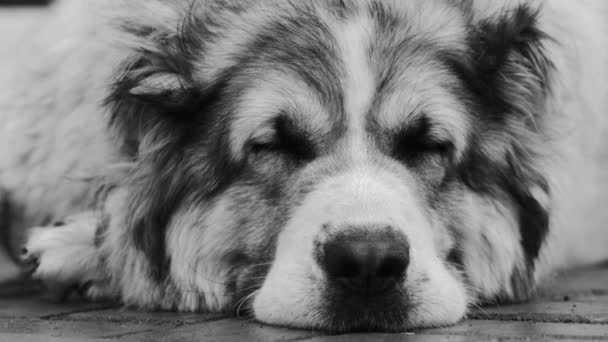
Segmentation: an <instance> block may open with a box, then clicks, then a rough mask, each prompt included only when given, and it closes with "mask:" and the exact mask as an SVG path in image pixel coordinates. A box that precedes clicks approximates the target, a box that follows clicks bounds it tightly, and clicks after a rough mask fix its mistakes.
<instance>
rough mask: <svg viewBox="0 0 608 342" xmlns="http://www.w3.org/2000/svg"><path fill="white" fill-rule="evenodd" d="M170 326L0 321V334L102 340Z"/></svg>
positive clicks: (32, 320)
mask: <svg viewBox="0 0 608 342" xmlns="http://www.w3.org/2000/svg"><path fill="white" fill-rule="evenodd" d="M170 328H171V326H163V325H147V324H134V323H114V322H93V321H91V322H75V321H57V320H41V319H0V334H5V335H6V334H24V335H37V336H43V337H48V338H51V337H53V338H78V339H86V338H102V337H113V336H122V335H127V334H134V333H146V332H151V331H155V330H164V331H167V330H170Z"/></svg>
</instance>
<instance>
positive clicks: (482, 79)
mask: <svg viewBox="0 0 608 342" xmlns="http://www.w3.org/2000/svg"><path fill="white" fill-rule="evenodd" d="M536 23H537V12H536V11H535V10H533V9H531V8H530V7H528V6H527V5H521V6H519V7H517V8H516V9H514V10H512V11H507V12H504V13H502V14H501V15H499V16H498V17H495V18H489V19H487V20H484V21H482V22H480V23H473V24H471V25H472V26H471V30H470V53H471V55H470V58H467V57H464V58H463V57H462V56H459V57H457V59H455V58H452V57H449V56H447V58H445V59H444V61H446V65H447V66H448V68H449V69H450V70H451V71H452V72H453V74H454V75H456V76H457V77H458V78H459V79H460V81H461V85H462V87H461V88H460V89H454V91H455V92H456V93H457V95H458V96H459V97H460V98H461V99H463V100H464V101H465V103H467V105H468V107H469V112H470V113H471V114H472V115H473V116H474V117H475V118H474V120H475V122H476V123H477V127H476V130H475V132H474V134H473V135H472V136H471V137H470V141H469V146H470V147H469V149H468V151H466V153H465V156H464V159H463V160H462V162H461V163H460V165H458V167H457V169H456V177H457V179H459V180H460V181H461V182H462V183H463V184H465V185H466V186H467V187H468V188H469V189H471V190H472V191H474V192H476V193H478V194H481V195H483V196H488V197H491V198H495V199H496V200H499V201H504V202H506V203H507V205H508V206H509V207H512V208H513V210H515V213H516V218H517V221H518V224H519V232H520V235H521V246H522V250H523V252H524V257H525V259H526V262H527V265H528V268H529V269H528V270H527V271H525V272H523V271H518V270H514V272H516V273H517V275H515V274H514V277H513V279H514V282H519V284H520V285H518V286H513V288H514V290H516V291H523V290H522V289H523V288H526V287H527V286H529V285H530V281H529V279H527V277H529V276H531V274H532V270H533V268H534V264H535V261H536V259H537V258H538V255H539V252H540V248H541V246H542V244H543V242H544V240H545V237H546V235H547V233H548V231H549V213H548V212H547V210H546V209H545V208H544V207H543V206H542V205H541V204H540V203H539V202H538V200H537V199H536V198H534V196H533V194H532V192H531V191H532V189H534V188H539V189H542V190H543V191H544V192H546V193H547V194H549V193H550V189H549V188H548V183H547V181H546V180H545V176H544V175H543V174H541V173H540V171H539V170H538V166H537V165H535V160H536V158H537V157H538V156H537V153H536V150H535V148H536V147H535V146H534V144H543V143H544V137H543V136H542V135H541V134H542V133H541V132H540V131H539V130H538V127H539V126H538V125H542V122H543V120H545V119H546V118H545V117H544V116H543V115H544V112H543V110H542V107H541V106H542V104H543V103H544V100H545V98H546V96H547V94H548V92H549V91H550V89H549V88H548V84H549V82H548V81H549V78H550V72H551V69H552V64H551V62H550V60H549V59H548V58H547V56H546V55H545V53H544V42H545V40H547V39H549V38H548V37H547V36H546V35H545V34H544V33H543V32H541V31H539V30H538V28H537V25H536ZM443 57H446V56H442V58H443ZM467 60H468V61H469V62H467ZM463 61H464V62H463ZM513 124H516V125H517V128H516V129H513V127H512V125H513ZM492 136H494V137H496V136H500V137H503V140H504V141H506V145H505V146H502V149H503V150H504V151H505V152H504V154H503V155H487V152H486V150H485V149H484V146H485V145H486V144H495V143H496V142H495V141H490V142H486V140H487V139H488V138H487V137H492ZM522 276H525V277H522ZM526 291H527V290H526ZM516 295H517V294H516ZM522 296H523V295H522Z"/></svg>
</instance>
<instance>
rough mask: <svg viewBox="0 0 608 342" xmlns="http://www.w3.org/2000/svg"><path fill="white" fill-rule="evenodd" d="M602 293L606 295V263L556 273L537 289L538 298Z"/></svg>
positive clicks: (597, 294) (560, 297) (607, 284)
mask: <svg viewBox="0 0 608 342" xmlns="http://www.w3.org/2000/svg"><path fill="white" fill-rule="evenodd" d="M602 295H608V265H605V266H599V267H594V268H586V269H581V270H573V271H570V272H567V273H561V274H558V275H556V276H555V277H554V278H553V279H548V280H546V281H545V282H544V283H543V284H542V285H541V287H540V288H539V290H538V298H545V299H558V300H559V299H562V298H564V297H569V298H575V297H577V296H602Z"/></svg>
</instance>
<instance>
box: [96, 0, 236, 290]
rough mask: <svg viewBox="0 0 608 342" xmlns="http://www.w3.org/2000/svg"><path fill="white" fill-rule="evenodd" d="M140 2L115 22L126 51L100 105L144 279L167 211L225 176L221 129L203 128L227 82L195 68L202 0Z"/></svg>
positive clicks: (160, 242)
mask: <svg viewBox="0 0 608 342" xmlns="http://www.w3.org/2000/svg"><path fill="white" fill-rule="evenodd" d="M133 1H135V0H133ZM145 1H146V2H144V1H139V0H137V1H136V3H137V4H138V6H136V8H134V9H133V12H132V15H131V14H130V16H129V17H127V18H126V19H123V20H122V21H121V22H120V25H121V30H120V33H119V35H121V36H122V37H123V38H122V40H125V41H126V46H127V47H128V49H129V51H130V52H131V53H130V56H129V57H128V59H127V60H126V62H125V63H124V64H123V65H122V66H121V69H120V70H119V72H118V73H117V76H116V79H115V81H114V83H113V85H112V86H111V87H110V93H109V96H108V97H107V99H106V107H107V108H108V111H109V114H110V120H109V123H110V131H111V132H113V133H115V134H116V137H117V139H118V141H120V142H121V147H122V152H123V155H125V156H127V157H128V158H129V159H130V162H131V163H130V164H131V165H132V166H131V168H130V172H129V174H128V175H127V176H126V177H124V180H122V182H124V183H125V184H122V185H124V186H125V187H126V188H127V189H128V190H129V198H128V205H129V208H128V209H127V210H128V217H127V218H126V220H125V221H126V225H127V227H125V229H127V230H128V231H129V234H130V236H131V238H132V240H133V241H132V243H133V245H134V247H136V248H137V249H138V250H140V251H141V252H142V254H144V255H145V256H146V257H147V259H148V261H149V266H150V268H149V269H150V276H151V278H153V279H156V280H158V281H162V279H163V277H164V276H165V275H166V273H167V262H168V260H169V257H170V255H169V253H167V251H166V249H165V237H166V230H167V228H168V226H169V224H170V222H171V219H172V217H173V215H174V214H175V212H176V211H177V210H180V208H181V206H182V205H183V204H184V203H190V202H192V201H194V200H199V201H202V200H205V198H206V197H207V196H211V195H209V194H211V193H213V192H214V191H219V190H217V189H218V188H219V187H220V186H221V184H224V183H222V182H223V180H224V179H225V178H226V177H228V176H229V175H230V165H229V161H228V158H227V157H224V156H223V154H222V151H223V149H222V148H221V146H223V144H224V141H223V139H226V138H225V136H226V135H221V134H220V133H217V134H215V133H214V134H212V133H211V132H215V131H219V129H211V128H210V126H212V125H219V123H218V122H220V121H221V120H218V119H217V117H219V116H220V115H223V113H224V111H225V110H226V109H225V107H226V106H221V107H222V110H220V109H218V107H220V106H219V105H218V103H219V102H221V101H222V100H221V99H222V98H223V97H224V96H223V94H224V93H226V91H225V88H226V87H227V81H222V80H218V79H220V78H222V77H219V76H218V77H217V78H218V79H215V80H211V79H204V76H203V75H201V74H202V73H201V72H200V70H199V69H197V63H201V61H202V60H203V59H204V57H205V44H206V42H207V40H208V39H212V33H211V32H208V31H207V29H206V26H205V22H203V21H204V20H205V18H206V17H205V16H204V15H202V14H201V12H200V11H201V9H200V8H198V7H197V4H201V6H202V4H204V3H206V2H205V1H169V0H145ZM184 4H188V6H183V5H184ZM140 6H141V7H140ZM142 12H143V13H142ZM215 28H216V29H217V25H216V27H215ZM226 78H227V77H226ZM222 79H223V78H222ZM226 144H227V142H226ZM194 198H196V199H194Z"/></svg>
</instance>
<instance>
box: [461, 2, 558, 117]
mask: <svg viewBox="0 0 608 342" xmlns="http://www.w3.org/2000/svg"><path fill="white" fill-rule="evenodd" d="M506 3H509V2H506ZM490 7H491V6H490ZM539 13H540V12H539V9H538V8H535V7H532V6H531V5H529V4H525V3H522V4H518V5H515V6H514V7H510V8H500V9H494V10H493V11H490V12H489V13H481V14H480V13H477V14H475V15H474V16H473V17H474V19H472V24H471V32H470V39H469V45H470V51H471V64H472V65H471V69H472V70H471V72H472V73H473V74H472V75H471V82H472V85H473V87H474V88H475V90H476V91H477V92H479V95H480V98H483V99H486V101H488V102H487V103H486V104H487V105H490V106H492V107H494V108H493V109H494V110H493V111H494V112H495V113H494V114H497V115H499V116H502V117H504V114H505V112H510V114H516V115H517V114H523V115H525V116H527V117H528V119H533V117H534V114H536V113H535V112H536V111H537V110H538V108H534V107H535V106H537V105H539V104H542V102H543V101H544V99H545V98H546V95H547V93H548V92H549V91H550V79H549V77H550V71H551V69H552V64H551V61H550V60H549V59H548V58H547V54H546V43H547V42H548V41H549V40H550V37H548V36H547V35H546V34H545V33H544V32H543V31H542V30H541V28H540V22H539Z"/></svg>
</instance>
